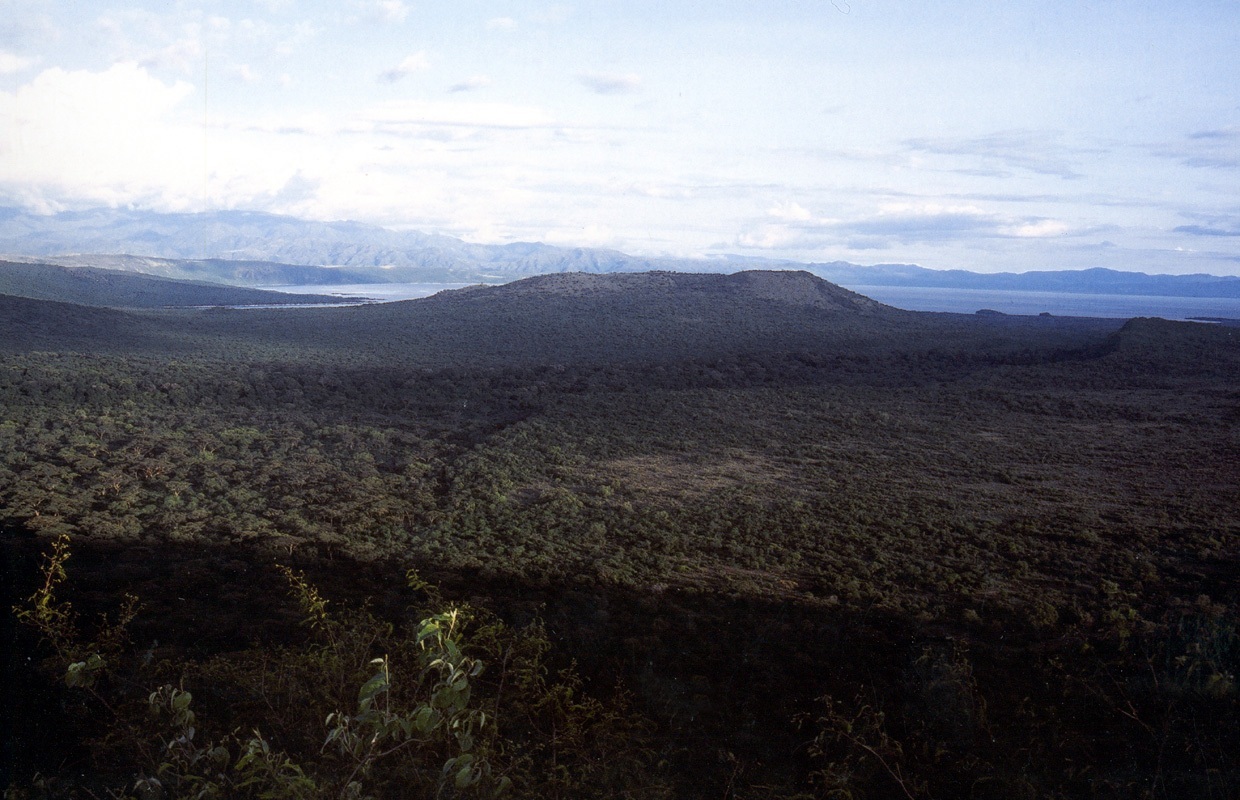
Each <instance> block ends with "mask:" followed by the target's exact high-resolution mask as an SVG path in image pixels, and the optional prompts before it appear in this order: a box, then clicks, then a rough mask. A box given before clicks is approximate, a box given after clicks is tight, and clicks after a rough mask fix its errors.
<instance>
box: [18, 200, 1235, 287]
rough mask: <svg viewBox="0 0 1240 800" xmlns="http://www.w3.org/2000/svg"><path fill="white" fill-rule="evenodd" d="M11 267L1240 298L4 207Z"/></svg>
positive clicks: (1082, 273)
mask: <svg viewBox="0 0 1240 800" xmlns="http://www.w3.org/2000/svg"><path fill="white" fill-rule="evenodd" d="M6 252H7V253H11V254H13V256H14V257H13V258H12V260H25V259H28V258H35V259H37V260H40V261H43V262H47V263H56V264H61V265H64V266H93V267H101V268H107V269H120V270H125V271H132V272H142V273H145V274H152V275H159V276H161V277H168V278H179V279H191V280H208V281H214V282H220V283H228V284H232V285H237V286H264V285H266V286H271V285H326V284H348V283H470V282H482V283H500V282H505V281H510V280H515V279H517V278H521V277H526V276H529V275H540V274H550V273H561V272H588V273H615V272H648V271H655V270H662V271H675V272H689V273H694V272H698V273H700V272H712V273H729V272H737V271H741V270H750V269H777V270H783V269H793V270H806V271H809V272H812V273H813V274H815V275H818V276H819V277H821V278H824V279H826V280H828V281H831V282H832V283H837V284H840V285H843V286H851V287H858V286H901V287H924V288H943V289H984V290H1006V291H1045V292H1070V293H1079V294H1122V295H1163V296H1178V297H1234V298H1240V278H1237V277H1222V276H1215V275H1204V274H1198V275H1148V274H1145V273H1139V272H1121V271H1117V270H1111V269H1101V268H1095V269H1084V270H1053V271H1035V272H1025V273H995V274H988V273H977V272H969V271H966V270H959V269H955V270H935V269H926V268H923V267H918V266H915V265H911V264H879V265H875V266H861V265H857V264H852V263H849V262H843V261H836V262H827V263H810V264H804V263H799V262H790V261H785V260H768V259H761V258H749V257H741V256H720V257H717V258H704V259H678V258H654V257H642V256H632V255H628V254H626V253H622V252H619V251H616V250H607V249H596V248H584V247H557V246H553V245H548V244H542V243H536V242H515V243H510V244H503V245H488V244H474V243H470V242H465V241H462V240H460V239H457V238H454V237H451V236H445V235H441V234H425V233H419V232H416V231H393V230H388V229H386V228H381V227H378V226H374V225H367V224H363V223H359V222H348V221H342V222H312V221H307V220H300V219H296V218H293V217H285V216H278V215H274V214H266V213H261V212H249V211H219V212H208V213H193V214H157V213H151V212H142V211H133V210H112V209H95V210H91V211H82V212H64V213H61V214H56V215H52V216H39V215H35V214H30V213H28V212H25V211H21V210H18V209H0V253H6Z"/></svg>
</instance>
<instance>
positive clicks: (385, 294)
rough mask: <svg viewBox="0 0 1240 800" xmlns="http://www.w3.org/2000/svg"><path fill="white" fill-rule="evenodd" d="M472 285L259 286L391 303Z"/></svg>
mask: <svg viewBox="0 0 1240 800" xmlns="http://www.w3.org/2000/svg"><path fill="white" fill-rule="evenodd" d="M474 285H475V284H472V283H336V284H330V285H326V286H323V285H314V286H260V287H258V288H260V289H268V290H270V291H273V292H291V293H293V294H332V295H337V296H339V297H364V298H366V299H367V300H378V301H381V302H392V301H395V300H416V299H418V298H419V297H430V296H431V295H433V294H437V293H439V292H442V291H444V290H446V289H463V288H465V287H466V286H474Z"/></svg>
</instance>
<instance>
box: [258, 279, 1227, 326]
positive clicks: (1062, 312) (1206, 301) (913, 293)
mask: <svg viewBox="0 0 1240 800" xmlns="http://www.w3.org/2000/svg"><path fill="white" fill-rule="evenodd" d="M472 285H474V284H468V283H352V284H336V285H329V286H264V287H262V288H264V289H272V290H275V291H280V292H292V293H309V294H333V295H340V296H342V297H365V298H368V299H371V300H377V301H381V302H391V301H395V300H414V299H417V298H420V297H429V296H430V295H433V294H436V293H438V292H442V291H444V290H447V289H460V288H463V287H465V286H472ZM845 288H846V289H850V290H852V291H854V292H858V293H860V294H863V295H865V296H866V297H871V298H873V299H875V300H877V301H879V302H880V303H886V304H887V305H890V306H895V307H896V308H902V309H905V310H906V311H949V312H954V313H959V314H972V313H974V312H976V311H978V310H979V309H983V308H988V309H992V310H994V311H1002V312H1003V313H1004V314H1025V315H1035V314H1041V313H1043V312H1045V313H1049V314H1054V315H1055V316H1060V317H1116V318H1121V319H1127V318H1129V317H1163V318H1165V319H1177V320H1178V319H1189V318H1192V317H1224V318H1227V319H1240V298H1233V297H1163V296H1154V295H1126V294H1073V293H1069V292H1021V291H1007V290H991V289H943V288H926V287H909V286H845Z"/></svg>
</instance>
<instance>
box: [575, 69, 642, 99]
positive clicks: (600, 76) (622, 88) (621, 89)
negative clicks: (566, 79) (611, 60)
mask: <svg viewBox="0 0 1240 800" xmlns="http://www.w3.org/2000/svg"><path fill="white" fill-rule="evenodd" d="M577 80H579V81H580V82H581V83H582V84H583V85H584V86H585V87H586V88H588V89H589V90H590V91H592V92H595V93H596V94H627V93H629V92H635V91H637V90H638V89H639V88H641V85H642V77H641V76H640V75H637V74H635V73H632V72H627V73H623V74H621V73H616V72H581V73H578V74H577Z"/></svg>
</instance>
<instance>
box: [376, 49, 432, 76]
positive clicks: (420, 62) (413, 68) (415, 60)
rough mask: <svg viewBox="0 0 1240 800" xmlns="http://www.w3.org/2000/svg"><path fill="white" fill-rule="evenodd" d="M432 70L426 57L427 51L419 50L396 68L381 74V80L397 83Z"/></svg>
mask: <svg viewBox="0 0 1240 800" xmlns="http://www.w3.org/2000/svg"><path fill="white" fill-rule="evenodd" d="M430 68H431V62H430V59H428V58H427V57H426V51H424V50H419V51H418V52H416V53H414V54H413V55H410V56H406V57H405V60H404V61H401V62H400V63H399V64H397V65H396V66H394V67H392V68H391V69H389V70H385V71H384V72H382V73H380V74H379V80H381V81H383V82H385V83H396V82H397V81H399V80H403V79H404V78H406V77H408V76H410V75H412V74H413V73H415V72H422V71H424V70H428V69H430Z"/></svg>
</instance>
